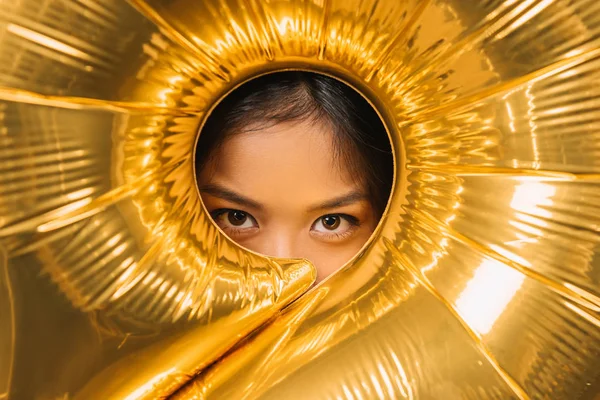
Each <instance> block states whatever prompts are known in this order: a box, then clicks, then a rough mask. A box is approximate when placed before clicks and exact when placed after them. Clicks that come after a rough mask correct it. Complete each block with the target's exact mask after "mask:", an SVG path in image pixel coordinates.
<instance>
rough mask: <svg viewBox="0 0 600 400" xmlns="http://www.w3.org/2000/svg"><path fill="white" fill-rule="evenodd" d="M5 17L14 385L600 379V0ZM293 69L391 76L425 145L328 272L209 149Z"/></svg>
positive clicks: (239, 389)
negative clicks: (241, 237)
mask: <svg viewBox="0 0 600 400" xmlns="http://www.w3.org/2000/svg"><path fill="white" fill-rule="evenodd" d="M0 22H1V25H0V57H1V60H2V62H1V63H0V85H1V87H0V99H1V100H2V103H1V104H0V116H1V118H0V122H1V127H0V268H1V271H0V398H11V399H12V398H15V399H34V398H35V399H56V398H76V399H93V398H99V399H108V398H115V399H128V400H133V399H151V398H159V397H164V396H169V395H173V397H174V398H179V399H193V398H198V399H202V398H211V399H212V398H214V399H255V398H265V399H269V398H273V399H294V398H298V399H313V398H315V399H316V398H324V399H329V398H336V399H338V398H346V399H379V398H407V399H509V398H516V399H542V398H544V399H546V398H550V399H569V400H571V399H594V398H595V397H596V396H597V395H598V394H599V393H600V136H599V134H598V129H600V111H599V109H600V107H599V106H600V100H599V99H600V5H598V3H597V2H596V1H595V0H587V1H584V0H569V1H567V0H563V1H561V0H555V1H552V0H537V1H534V0H521V1H516V0H506V1H494V0H489V1H478V2H476V1H458V0H438V1H434V0H432V1H411V0H407V1H400V0H388V1H384V0H380V1H376V0H311V1H309V0H305V1H301V0H296V1H294V0H269V1H266V0H265V1H259V0H221V1H217V0H211V1H209V0H206V1H202V0H171V1H168V0H131V1H130V2H129V3H126V2H123V1H121V0H106V1H102V2H96V1H90V0H35V1H34V0H31V1H27V0H21V1H18V0H8V1H3V2H0ZM284 69H302V70H311V71H316V72H321V73H324V74H328V75H331V76H334V77H337V78H338V79H341V80H343V81H345V82H347V83H348V84H350V85H352V86H354V87H355V88H356V89H357V90H359V91H360V92H361V93H363V94H364V96H365V97H366V98H367V99H369V100H370V101H371V103H372V104H373V105H374V106H375V108H376V109H377V110H378V112H379V113H380V115H381V117H382V119H383V120H384V122H385V123H386V125H387V128H388V130H389V133H390V137H391V140H392V144H393V148H394V152H395V160H396V167H397V169H396V181H395V185H394V189H393V193H392V198H391V201H390V205H389V206H388V209H387V210H386V212H385V215H384V217H383V219H382V222H381V223H380V225H379V227H378V229H377V231H376V233H375V234H374V237H373V239H372V240H371V241H370V242H369V243H368V244H367V245H366V246H365V247H364V249H363V250H362V251H361V252H360V254H358V255H357V256H356V257H355V258H354V259H353V260H352V261H351V262H349V263H348V264H347V265H346V266H345V267H344V268H343V269H342V270H341V271H340V272H339V273H337V274H335V275H334V276H332V277H330V278H329V279H328V280H326V281H325V282H322V283H321V284H320V285H318V286H316V287H314V288H312V289H310V290H309V291H308V292H306V291H307V289H308V288H309V286H310V285H311V283H312V282H313V280H314V275H315V274H314V269H313V267H312V266H311V265H310V264H309V263H308V262H306V261H302V260H274V259H270V258H264V257H261V256H259V255H256V254H253V253H250V252H248V251H245V250H243V249H241V248H239V247H238V246H236V245H235V244H233V243H232V242H230V241H229V240H228V239H227V238H226V237H224V236H223V235H222V234H221V233H220V231H218V230H217V229H216V228H215V227H214V226H213V225H212V224H211V223H210V221H209V219H208V216H207V214H206V213H205V211H204V209H203V208H202V205H201V202H200V199H199V195H198V193H197V190H196V186H195V180H194V171H193V154H194V146H195V141H196V138H197V136H198V132H199V130H200V128H201V126H202V123H203V120H204V118H205V117H206V115H207V114H208V113H209V112H210V110H211V108H212V107H213V106H214V105H215V104H216V103H217V102H218V101H219V99H221V98H222V97H223V96H225V95H226V94H227V93H228V92H229V91H230V90H232V89H233V88H235V87H236V86H238V85H240V84H242V83H243V82H245V81H247V80H248V79H251V78H252V77H255V76H258V75H260V74H264V73H268V72H271V71H278V70H284ZM305 292H306V293H305ZM299 296H300V298H299V299H298V300H297V301H293V300H294V299H296V298H298V297H299ZM290 303H292V304H291V305H290ZM287 305H289V306H288V307H285V306H287ZM284 307H285V308H284ZM282 309H283V310H282ZM248 335H250V336H248Z"/></svg>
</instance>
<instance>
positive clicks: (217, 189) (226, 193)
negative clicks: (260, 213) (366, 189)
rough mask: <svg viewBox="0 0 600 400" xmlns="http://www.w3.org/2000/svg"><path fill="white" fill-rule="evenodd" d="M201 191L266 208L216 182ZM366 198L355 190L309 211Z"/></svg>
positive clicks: (242, 204)
mask: <svg viewBox="0 0 600 400" xmlns="http://www.w3.org/2000/svg"><path fill="white" fill-rule="evenodd" d="M200 192H202V193H207V194H210V195H212V196H215V197H218V198H220V199H224V200H229V201H231V202H232V203H236V204H239V205H241V206H245V207H251V208H254V209H256V210H262V209H263V208H264V207H263V206H262V204H260V203H258V202H256V201H254V200H252V199H249V198H247V197H245V196H243V195H241V194H239V193H236V192H234V191H233V190H230V189H227V188H225V187H224V186H221V185H218V184H215V183H211V184H207V185H202V186H201V187H200ZM366 199H368V196H367V195H366V194H364V193H363V192H361V191H358V190H355V191H352V192H350V193H347V194H344V195H342V196H338V197H335V198H333V199H330V200H326V201H324V202H322V203H320V204H317V205H315V206H313V207H311V208H310V209H309V211H311V212H312V211H318V210H327V209H331V208H336V207H343V206H347V205H349V204H354V203H356V202H359V201H362V200H366Z"/></svg>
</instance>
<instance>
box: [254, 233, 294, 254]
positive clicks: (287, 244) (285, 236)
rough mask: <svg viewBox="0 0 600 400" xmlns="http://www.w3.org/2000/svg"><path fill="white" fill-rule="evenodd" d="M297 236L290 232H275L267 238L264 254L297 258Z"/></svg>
mask: <svg viewBox="0 0 600 400" xmlns="http://www.w3.org/2000/svg"><path fill="white" fill-rule="evenodd" d="M295 241H296V240H295V235H294V234H292V232H290V231H289V230H274V231H273V232H272V233H271V234H270V235H268V236H267V237H266V238H265V243H264V246H263V247H264V251H262V253H263V254H266V255H269V256H272V257H279V258H293V257H296V248H295V247H296V246H295Z"/></svg>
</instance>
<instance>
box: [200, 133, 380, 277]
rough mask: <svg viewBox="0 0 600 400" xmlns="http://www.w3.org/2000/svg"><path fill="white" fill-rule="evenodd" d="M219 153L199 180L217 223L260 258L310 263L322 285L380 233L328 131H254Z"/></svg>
mask: <svg viewBox="0 0 600 400" xmlns="http://www.w3.org/2000/svg"><path fill="white" fill-rule="evenodd" d="M215 151H216V154H214V157H212V158H211V161H210V162H209V163H207V164H206V166H205V167H204V168H203V170H202V171H199V175H198V183H199V187H200V193H201V195H202V199H203V201H204V204H205V205H206V208H207V209H208V211H209V212H210V214H211V216H212V218H213V220H214V221H215V223H216V224H217V225H219V227H220V228H221V229H222V230H223V231H224V232H225V233H226V234H227V236H229V237H230V238H231V239H232V240H234V241H235V242H237V243H238V244H240V245H242V246H244V247H246V248H248V249H251V250H253V251H256V252H258V253H262V254H265V255H269V256H275V257H285V258H288V257H289V258H306V259H308V260H310V261H311V262H312V263H313V264H314V265H315V267H316V268H317V273H318V275H317V280H318V281H320V280H322V279H323V278H325V277H327V276H328V275H330V274H331V273H333V272H334V271H336V270H337V269H339V268H340V267H341V266H342V265H343V264H344V263H346V262H347V261H348V260H349V259H350V258H352V257H353V256H354V255H355V254H356V253H357V252H358V250H360V248H361V247H362V245H363V244H364V243H365V242H366V241H367V239H368V238H369V236H370V235H371V233H372V232H373V230H374V229H375V226H376V225H377V220H376V215H375V212H374V210H373V207H372V205H371V203H370V201H369V199H368V197H367V192H366V188H365V187H364V186H363V185H361V184H359V183H357V181H358V180H357V179H352V177H351V176H349V173H348V171H347V170H346V168H344V167H343V166H342V167H341V168H340V166H339V165H338V164H337V162H336V160H335V157H334V154H336V153H335V149H334V147H333V143H332V132H331V129H329V128H328V127H327V126H326V125H321V124H318V123H311V122H308V121H305V122H289V123H282V124H278V125H275V126H272V127H269V128H265V129H260V130H251V131H248V132H243V133H240V134H237V135H233V136H231V137H230V138H228V139H227V140H226V141H225V142H224V143H223V145H222V146H221V147H219V148H217V150H215Z"/></svg>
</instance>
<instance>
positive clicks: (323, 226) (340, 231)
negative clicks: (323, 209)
mask: <svg viewBox="0 0 600 400" xmlns="http://www.w3.org/2000/svg"><path fill="white" fill-rule="evenodd" d="M359 225H360V223H359V221H358V218H356V217H353V216H351V215H347V214H327V215H323V216H322V217H319V218H318V219H317V220H316V221H315V222H313V224H312V226H311V228H310V230H311V233H312V234H313V235H315V236H317V237H318V238H319V239H322V240H326V241H341V240H344V239H347V238H349V237H350V236H352V235H353V234H354V232H355V231H356V229H357V228H358V227H359Z"/></svg>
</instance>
